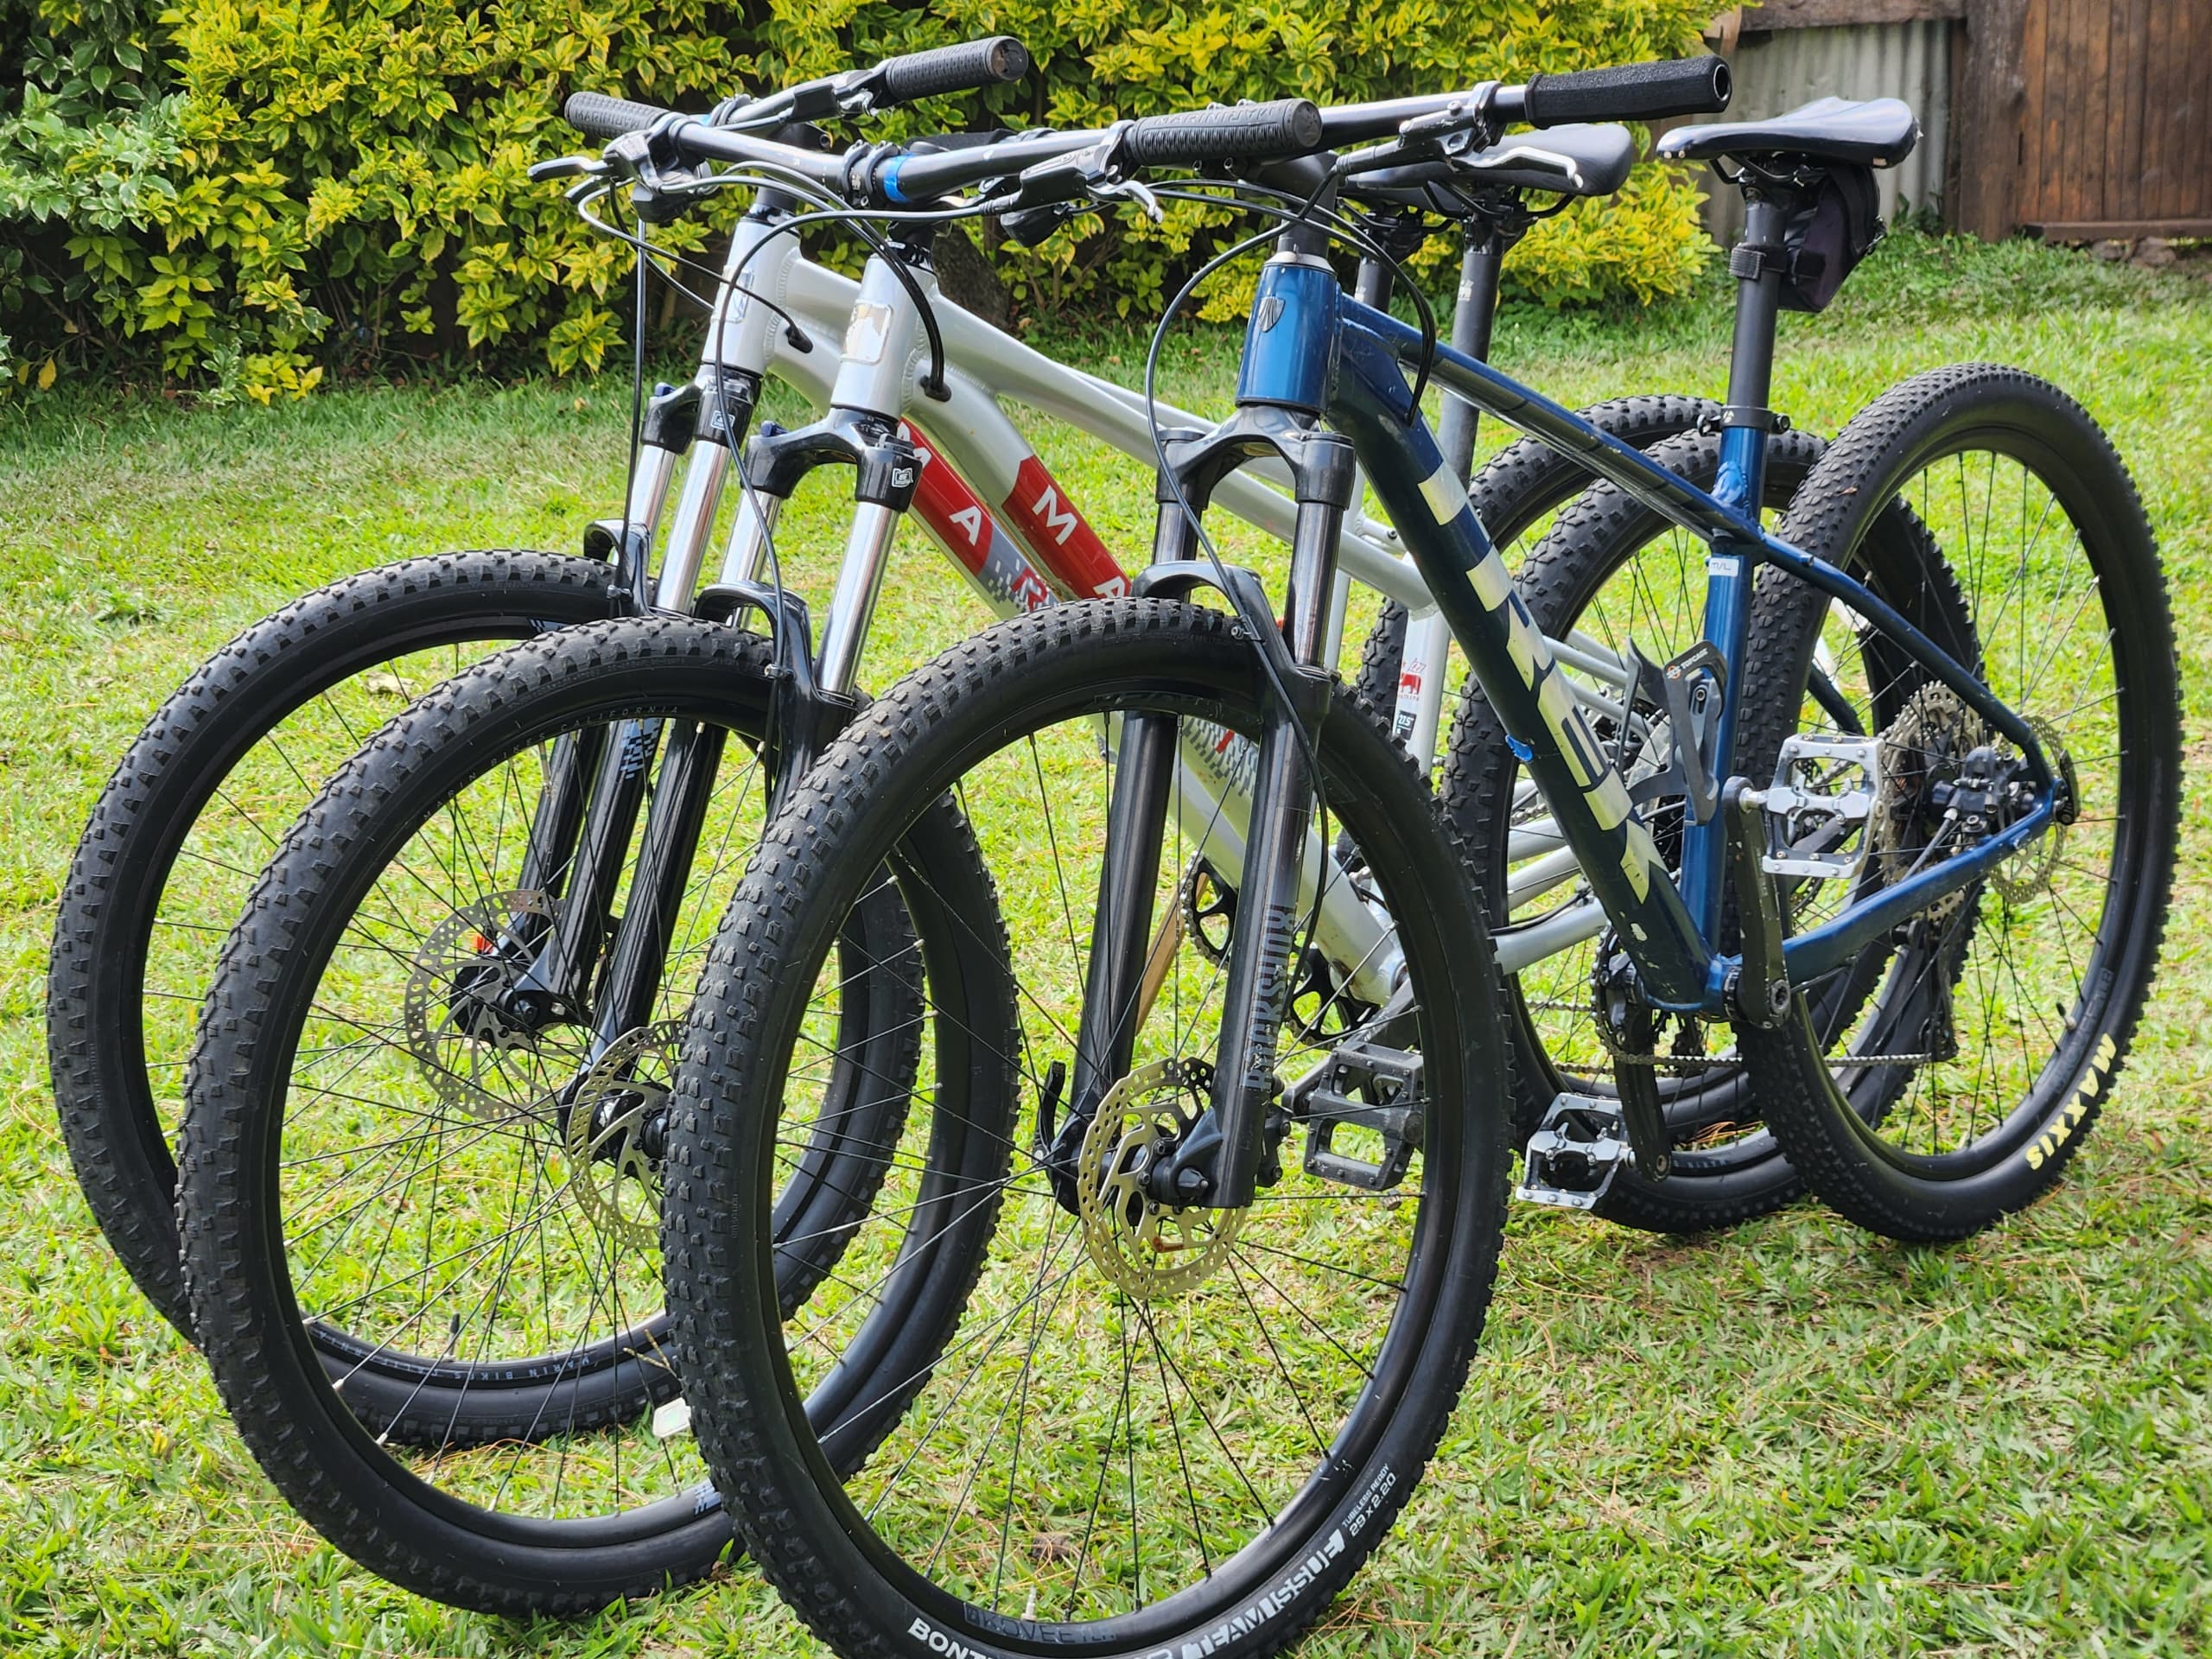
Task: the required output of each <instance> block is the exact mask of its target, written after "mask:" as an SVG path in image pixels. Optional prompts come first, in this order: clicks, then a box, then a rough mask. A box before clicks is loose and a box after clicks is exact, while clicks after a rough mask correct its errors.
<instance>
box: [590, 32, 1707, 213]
mask: <svg viewBox="0 0 2212 1659" xmlns="http://www.w3.org/2000/svg"><path fill="white" fill-rule="evenodd" d="M1028 65H1029V54H1028V53H1027V51H1026V50H1025V49H1024V48H1022V46H1021V44H1020V41H1014V40H1013V39H1011V38H1010V37H1007V36H1004V35H1001V36H998V37H996V38H994V39H990V40H983V41H967V42H964V43H963V44H961V45H958V46H951V47H944V48H939V49H938V50H935V51H931V52H922V53H916V54H912V55H911V56H908V57H904V58H893V59H891V60H887V62H885V63H882V64H879V65H878V66H876V67H874V68H873V69H870V70H867V71H862V72H859V73H855V74H852V75H849V76H841V77H837V78H836V79H835V81H834V82H823V83H810V84H809V89H817V88H818V89H827V88H829V87H831V86H833V85H834V86H836V87H841V88H843V89H846V90H847V91H848V92H858V91H861V90H862V89H865V90H866V91H867V92H869V93H870V94H871V95H872V96H873V97H874V99H877V100H878V101H881V102H891V101H895V100H898V99H912V98H924V97H931V96H934V95H936V94H938V93H941V92H952V91H958V90H962V89H963V88H969V87H974V86H988V85H996V84H1000V83H1001V82H1004V81H1006V80H1009V79H1018V78H1019V77H1020V75H1021V74H1023V73H1027V69H1028ZM809 89H802V90H809ZM1731 90H1732V86H1731V81H1730V77H1729V72H1728V66H1727V65H1726V62H1724V61H1723V60H1720V59H1719V58H1717V57H1704V58H1682V59H1672V60H1666V61H1663V62H1657V63H1642V64H1629V65H1624V66H1622V67H1616V68H1609V69H1592V70H1585V71H1579V72H1576V73H1571V74H1561V75H1544V74H1539V75H1536V76H1535V77H1534V78H1532V79H1530V80H1529V82H1528V84H1527V85H1525V86H1499V85H1498V84H1497V83H1496V82H1491V83H1488V84H1486V85H1484V86H1478V87H1475V88H1472V89H1471V90H1468V91H1464V92H1448V93H1443V94H1434V95H1430V96H1427V97H1421V98H1401V99H1385V100H1383V101H1380V102H1376V103H1370V104H1347V105H1338V106H1336V107H1334V108H1332V109H1327V110H1323V109H1319V108H1318V107H1316V106H1315V105H1313V103H1312V102H1311V101H1309V100H1307V99H1279V100H1277V101H1275V102H1274V103H1270V104H1247V105H1234V106H1230V107H1227V108H1216V109H1206V110H1192V111H1182V112H1179V113H1177V114H1173V115H1160V116H1147V117H1145V118H1141V119H1140V120H1136V121H1132V122H1128V123H1124V124H1122V125H1121V126H1119V127H1116V128H1112V129H1108V130H1089V131H1076V132H1033V133H1027V134H1024V135H1021V136H1020V137H1012V138H1007V139H1005V140H1003V141H1001V142H999V143H989V144H985V145H982V146H979V147H976V148H962V149H948V150H942V151H929V152H921V151H916V150H911V149H908V150H901V149H893V148H892V147H889V146H885V147H883V148H881V149H877V150H874V151H873V152H869V151H865V150H861V149H855V150H853V151H851V152H849V153H848V154H846V155H843V156H832V155H825V154H823V153H821V152H819V151H812V150H804V149H797V148H795V147H793V146H791V145H788V144H781V143H775V142H773V141H772V140H768V139H765V138H762V137H755V136H753V135H750V134H747V133H746V132H743V131H739V130H731V129H729V128H726V127H717V126H715V125H713V124H711V123H709V122H708V121H705V120H703V119H702V118H698V117H696V116H680V117H671V114H670V112H669V111H664V110H658V109H655V108H653V107H652V105H645V104H633V103H631V102H629V101H628V100H626V99H615V98H605V97H602V96H601V95H599V94H597V93H594V92H578V93H576V94H575V96H574V97H572V98H570V99H569V103H568V106H567V111H566V113H567V115H568V118H569V122H570V124H572V125H574V126H575V127H577V128H578V129H579V130H582V131H584V132H587V133H589V134H591V135H592V136H593V137H620V136H621V135H622V134H625V133H630V132H635V131H639V130H642V129H645V128H648V127H653V126H656V125H659V126H661V128H662V130H663V134H664V137H665V139H666V141H667V142H668V143H670V144H671V145H672V146H673V147H674V149H676V150H677V153H679V154H681V155H683V156H685V157H686V158H687V159H690V160H693V161H715V162H732V163H735V164H738V165H741V166H746V165H751V166H767V167H776V168H783V169H785V171H787V172H791V173H796V174H798V175H800V176H802V177H804V178H806V179H808V180H810V181H812V182H814V183H816V184H817V185H820V186H823V187H824V188H828V189H829V190H831V191H833V192H835V193H836V194H839V195H842V196H844V197H845V198H846V199H847V200H853V201H855V202H862V201H870V202H874V203H875V204H877V205H882V204H886V203H888V204H892V205H906V204H917V203H924V202H929V201H934V200H938V198H940V197H943V196H946V195H950V194H954V193H955V192H957V191H961V190H964V189H967V188H970V187H971V186H974V185H976V184H980V183H982V182H984V181H989V180H1006V179H1012V178H1014V177H1015V176H1017V175H1020V174H1022V173H1024V172H1025V171H1027V169H1029V168H1035V167H1037V166H1039V165H1040V164H1042V163H1045V162H1053V161H1058V160H1059V159H1060V158H1062V157H1064V156H1072V155H1074V154H1075V153H1076V152H1077V151H1079V150H1083V149H1089V148H1090V147H1091V146H1094V145H1096V144H1098V143H1100V142H1101V140H1103V139H1105V138H1107V137H1109V135H1118V143H1117V146H1116V149H1115V153H1114V155H1113V156H1112V157H1111V158H1110V159H1111V161H1112V162H1114V163H1115V164H1116V165H1118V166H1121V167H1124V168H1132V169H1136V168H1148V167H1178V166H1198V165H1204V164H1205V163H1207V162H1236V161H1266V160H1272V159H1276V158H1286V159H1287V158H1288V157H1291V156H1301V155H1306V154H1309V153H1311V152H1313V151H1316V150H1321V149H1341V148H1343V147H1344V146H1345V145H1347V144H1352V143H1362V142H1365V141H1368V140H1371V139H1377V138H1385V137H1395V135H1396V134H1397V132H1398V131H1399V130H1400V129H1401V128H1402V126H1403V125H1404V124H1406V123H1407V122H1408V121H1411V120H1414V119H1418V118H1421V117H1424V116H1431V115H1439V114H1442V113H1444V112H1445V111H1450V110H1452V109H1454V108H1455V107H1456V108H1458V109H1459V110H1462V111H1472V112H1474V113H1476V114H1478V115H1480V116H1482V117H1484V118H1487V120H1488V121H1489V122H1490V123H1491V130H1493V131H1495V130H1497V129H1498V128H1500V127H1503V126H1504V125H1505V124H1509V123H1511V122H1516V121H1520V122H1526V123H1527V124H1529V125H1531V126H1536V127H1546V126H1554V125H1561V124H1568V123H1571V122H1576V121H1583V120H1589V119H1611V120H1649V119H1654V118H1659V117H1662V116H1668V115H1688V114H1700V113H1712V112H1715V111H1720V110H1725V109H1726V107H1727V105H1728V99H1729V95H1730V92H1731ZM825 95H826V93H825ZM841 95H842V94H841ZM793 102H794V94H792V93H776V94H772V95H771V96H770V97H769V98H767V99H763V100H761V101H760V103H759V104H757V105H747V106H745V111H744V112H743V113H741V118H744V114H745V113H753V114H760V115H763V116H765V115H766V114H768V113H769V112H770V111H784V112H790V111H791V110H792V105H793ZM1102 164H1103V163H1102Z"/></svg>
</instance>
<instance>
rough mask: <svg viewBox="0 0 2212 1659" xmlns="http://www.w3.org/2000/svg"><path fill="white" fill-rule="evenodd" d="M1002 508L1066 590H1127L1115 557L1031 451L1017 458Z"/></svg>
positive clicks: (1106, 593) (1097, 593) (1095, 594)
mask: <svg viewBox="0 0 2212 1659" xmlns="http://www.w3.org/2000/svg"><path fill="white" fill-rule="evenodd" d="M1005 510H1006V515H1007V518H1009V519H1011V520H1013V522H1014V527H1015V529H1016V531H1018V532H1019V533H1020V537H1021V539H1022V540H1023V541H1025V542H1027V543H1029V545H1030V547H1031V548H1033V550H1035V551H1036V554H1037V556H1038V557H1039V558H1040V559H1042V560H1044V562H1045V563H1046V568H1047V569H1050V570H1051V571H1052V574H1053V575H1055V576H1057V577H1058V578H1059V580H1060V581H1061V582H1063V583H1064V584H1065V586H1066V587H1067V589H1068V591H1069V592H1070V593H1072V594H1077V595H1078V596H1079V597H1083V598H1096V599H1115V598H1118V597H1119V596H1120V595H1122V594H1126V593H1128V591H1129V578H1128V575H1127V574H1126V573H1125V572H1124V571H1123V570H1122V567H1121V566H1120V565H1119V564H1117V563H1115V562H1114V556H1113V555H1112V554H1110V553H1109V552H1108V551H1107V550H1106V543H1103V542H1102V541H1100V540H1099V539H1098V532H1097V531H1095V530H1093V529H1091V527H1090V521H1089V520H1088V519H1086V518H1084V516H1083V510H1082V509H1081V508H1079V507H1077V505H1076V504H1075V502H1074V500H1073V499H1071V497H1070V496H1069V495H1068V493H1067V492H1066V491H1065V490H1064V489H1062V488H1061V487H1060V485H1059V481H1058V480H1057V479H1055V478H1054V477H1053V476H1052V474H1050V473H1048V472H1046V470H1045V463H1044V462H1043V461H1039V460H1038V459H1037V457H1036V456H1034V455H1030V456H1027V457H1026V458H1024V460H1023V461H1022V463H1021V470H1020V472H1018V473H1016V474H1014V493H1013V494H1012V495H1009V496H1008V497H1007V499H1006V503H1005Z"/></svg>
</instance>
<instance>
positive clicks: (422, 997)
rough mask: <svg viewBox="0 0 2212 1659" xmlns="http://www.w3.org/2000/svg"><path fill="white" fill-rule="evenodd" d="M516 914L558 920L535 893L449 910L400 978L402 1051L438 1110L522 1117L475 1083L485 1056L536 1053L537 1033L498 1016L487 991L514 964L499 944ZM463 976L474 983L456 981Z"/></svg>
mask: <svg viewBox="0 0 2212 1659" xmlns="http://www.w3.org/2000/svg"><path fill="white" fill-rule="evenodd" d="M518 916H535V917H541V918H544V919H545V920H546V921H547V922H548V923H549V924H550V923H551V922H554V921H556V920H557V916H556V911H555V907H554V901H553V899H552V898H551V897H550V895H548V894H546V893H539V892H536V891H515V892H509V893H491V894H488V895H486V897H484V898H482V899H478V900H477V901H476V902H475V903H474V904H472V905H469V906H466V907H464V908H462V909H459V910H455V911H454V912H452V913H450V914H449V915H448V916H447V917H446V918H445V919H444V920H443V921H442V922H440V923H438V924H437V925H435V927H433V928H431V929H430V931H429V932H428V933H426V934H424V935H423V942H422V944H420V945H418V946H417V947H416V951H415V961H414V965H413V966H412V968H411V969H410V970H409V972H408V976H407V993H406V995H405V997H404V1001H403V1003H402V1007H401V1013H400V1020H401V1023H402V1027H403V1028H404V1031H405V1032H406V1036H407V1049H408V1052H410V1054H412V1055H413V1056H414V1057H415V1063H416V1066H417V1067H418V1068H419V1069H420V1070H421V1071H422V1074H423V1081H425V1082H426V1083H428V1084H429V1085H430V1089H431V1092H432V1093H434V1094H435V1096H437V1099H438V1103H439V1104H441V1105H442V1106H448V1107H455V1108H458V1109H461V1110H462V1111H466V1112H467V1113H469V1114H470V1115H471V1116H476V1117H480V1118H485V1119H498V1118H506V1117H513V1116H521V1115H525V1114H526V1113H527V1111H528V1108H526V1107H525V1106H524V1105H522V1104H519V1103H517V1102H515V1101H513V1100H512V1099H509V1098H507V1097H505V1096H501V1095H498V1094H494V1093H493V1092H492V1091H491V1090H488V1089H486V1088H485V1087H484V1086H483V1084H481V1083H480V1082H479V1081H478V1079H479V1078H480V1077H482V1076H483V1074H484V1070H485V1066H486V1062H487V1058H488V1060H489V1063H490V1064H491V1065H494V1066H496V1065H497V1064H498V1061H497V1058H496V1057H497V1056H499V1055H502V1054H511V1053H515V1052H536V1050H537V1035H536V1033H533V1032H531V1030H530V1029H529V1028H528V1027H524V1026H523V1025H520V1024H518V1023H517V1022H515V1021H513V1020H509V1019H508V1018H506V1017H505V1015H504V1014H501V1013H500V1012H499V1010H498V1008H497V1007H495V1006H494V1005H493V1001H491V999H490V998H489V997H488V996H486V995H484V990H485V988H489V987H495V986H496V987H499V988H505V982H506V976H507V975H508V974H509V973H510V971H511V970H512V969H514V968H515V967H516V966H517V962H516V958H515V956H514V955H512V954H507V955H503V954H502V952H501V950H500V945H501V943H502V941H503V938H504V937H505V936H507V935H510V934H512V931H513V928H514V922H515V918H517V917H518ZM464 976H469V977H470V978H472V979H473V981H474V982H472V983H463V979H464Z"/></svg>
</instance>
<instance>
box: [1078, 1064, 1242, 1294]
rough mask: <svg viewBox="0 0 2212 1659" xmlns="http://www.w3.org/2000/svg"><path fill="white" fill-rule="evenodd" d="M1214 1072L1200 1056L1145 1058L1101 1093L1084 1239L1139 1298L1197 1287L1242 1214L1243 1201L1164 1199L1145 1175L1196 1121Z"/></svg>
mask: <svg viewBox="0 0 2212 1659" xmlns="http://www.w3.org/2000/svg"><path fill="white" fill-rule="evenodd" d="M1210 1076H1211V1071H1210V1069H1209V1068H1208V1067H1207V1066H1206V1065H1205V1064H1204V1063H1203V1062H1201V1061H1196V1060H1154V1061H1152V1062H1150V1063H1149V1064H1147V1065H1141V1066H1139V1067H1138V1068H1137V1069H1136V1070H1135V1071H1132V1072H1130V1073H1129V1075H1128V1077H1123V1078H1122V1080H1121V1082H1119V1083H1117V1084H1115V1085H1114V1087H1113V1089H1112V1090H1109V1092H1108V1094H1107V1096H1106V1098H1105V1099H1104V1100H1103V1101H1101V1102H1100V1103H1099V1104H1098V1111H1097V1113H1096V1116H1093V1117H1092V1119H1091V1120H1090V1128H1089V1129H1087V1130H1086V1131H1085V1132H1084V1137H1083V1148H1082V1150H1081V1151H1080V1152H1079V1153H1078V1154H1077V1156H1076V1192H1077V1202H1078V1205H1079V1208H1080V1210H1081V1213H1082V1217H1083V1236H1084V1248H1085V1249H1086V1250H1087V1251H1088V1252H1089V1254H1090V1259H1091V1261H1092V1262H1095V1263H1096V1265H1097V1267H1098V1270H1099V1271H1100V1272H1101V1273H1103V1274H1105V1275H1106V1276H1107V1278H1109V1279H1110V1280H1111V1281H1113V1282H1114V1283H1115V1284H1116V1285H1117V1286H1119V1287H1121V1289H1122V1291H1123V1292H1125V1293H1126V1294H1128V1295H1129V1296H1131V1297H1133V1298H1135V1300H1139V1301H1160V1300H1166V1298H1168V1297H1170V1296H1173V1295H1178V1294H1182V1293H1184V1292H1186V1291H1189V1290H1191V1289H1193V1288H1195V1287H1197V1285H1198V1282H1199V1281H1201V1280H1203V1279H1204V1278H1205V1277H1206V1275H1207V1274H1210V1273H1211V1272H1212V1271H1213V1270H1214V1269H1215V1268H1217V1267H1219V1266H1220V1265H1221V1263H1222V1262H1224V1260H1226V1259H1227V1257H1228V1254H1229V1249H1230V1244H1231V1243H1233V1242H1234V1241H1235V1239H1236V1230H1237V1227H1238V1226H1239V1224H1241V1223H1242V1222H1243V1217H1244V1212H1243V1211H1242V1210H1214V1209H1208V1208H1205V1207H1204V1206H1200V1205H1168V1204H1162V1203H1160V1202H1159V1201H1158V1200H1157V1199H1155V1198H1152V1197H1151V1196H1150V1195H1149V1194H1148V1193H1147V1191H1146V1179H1147V1176H1148V1175H1149V1174H1150V1173H1151V1172H1152V1170H1153V1169H1154V1167H1155V1166H1157V1165H1158V1164H1160V1162H1161V1161H1163V1160H1165V1159H1166V1158H1167V1157H1169V1156H1170V1155H1172V1154H1173V1150H1174V1148H1175V1147H1176V1146H1177V1145H1178V1144H1179V1143H1180V1141H1181V1140H1182V1138H1183V1136H1184V1135H1185V1133H1186V1132H1187V1131H1188V1130H1189V1129H1190V1127H1191V1126H1192V1124H1193V1123H1195V1122H1198V1113H1199V1112H1200V1110H1202V1109H1204V1103H1205V1098H1206V1080H1207V1079H1208V1078H1209V1077H1210Z"/></svg>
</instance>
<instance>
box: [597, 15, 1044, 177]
mask: <svg viewBox="0 0 2212 1659" xmlns="http://www.w3.org/2000/svg"><path fill="white" fill-rule="evenodd" d="M1027 73H1029V48H1027V47H1026V46H1024V45H1022V43H1021V42H1020V41H1017V40H1015V39H1014V36H1013V35H989V36H988V37H986V38H985V39H982V40H980V41H960V42H959V43H958V44H957V45H954V46H939V47H932V48H931V49H930V50H928V51H926V52H909V53H907V54H905V55H904V56H902V57H896V58H886V59H885V60H883V61H882V62H881V63H879V64H877V65H876V66H875V67H874V68H872V69H861V70H853V71H848V72H847V73H844V74H842V75H832V76H830V77H829V78H828V79H824V80H817V81H808V82H806V83H805V84H804V85H803V86H794V87H791V88H788V89H786V90H785V91H784V92H778V93H774V94H772V95H771V96H770V97H768V98H766V99H763V100H761V101H760V103H758V104H754V105H741V106H739V110H738V112H737V118H738V119H739V120H740V121H741V122H742V123H744V124H747V125H753V124H770V123H771V118H772V120H773V121H781V120H785V119H788V118H793V117H796V118H799V119H811V118H814V117H816V116H820V115H828V114H831V113H834V112H835V111H836V109H837V108H838V107H839V105H840V104H841V102H842V100H845V99H849V98H852V97H853V96H855V95H859V96H860V97H861V100H862V104H863V106H864V107H868V108H873V109H881V108H883V107H885V106H886V105H893V104H911V103H913V102H914V101H915V100H916V99H924V98H936V97H938V96H940V95H941V94H943V93H946V92H975V91H977V90H979V89H980V88H982V87H985V86H1005V85H1006V84H1007V82H1009V81H1015V80H1020V79H1021V78H1022V77H1023V76H1024V75H1026V74H1027ZM561 113H562V116H563V119H565V120H566V121H567V122H568V124H569V125H570V126H572V127H574V128H575V130H577V131H579V132H581V133H582V134H584V135H585V136H586V137H592V138H610V139H611V138H620V137H622V136H623V135H624V134H625V133H630V132H643V131H644V130H645V129H647V128H648V127H651V126H654V125H656V124H658V123H659V122H662V121H664V120H666V119H667V118H669V117H670V115H671V114H672V113H674V112H673V111H669V110H664V109H661V108H658V106H656V105H651V104H636V103H632V101H631V100H630V99H626V98H608V97H606V96H604V95H602V94H601V93H599V92H575V93H573V94H571V95H570V97H569V101H568V103H567V105H564V106H563V109H562V111H561ZM753 159H758V158H757V157H756V158H753Z"/></svg>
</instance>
